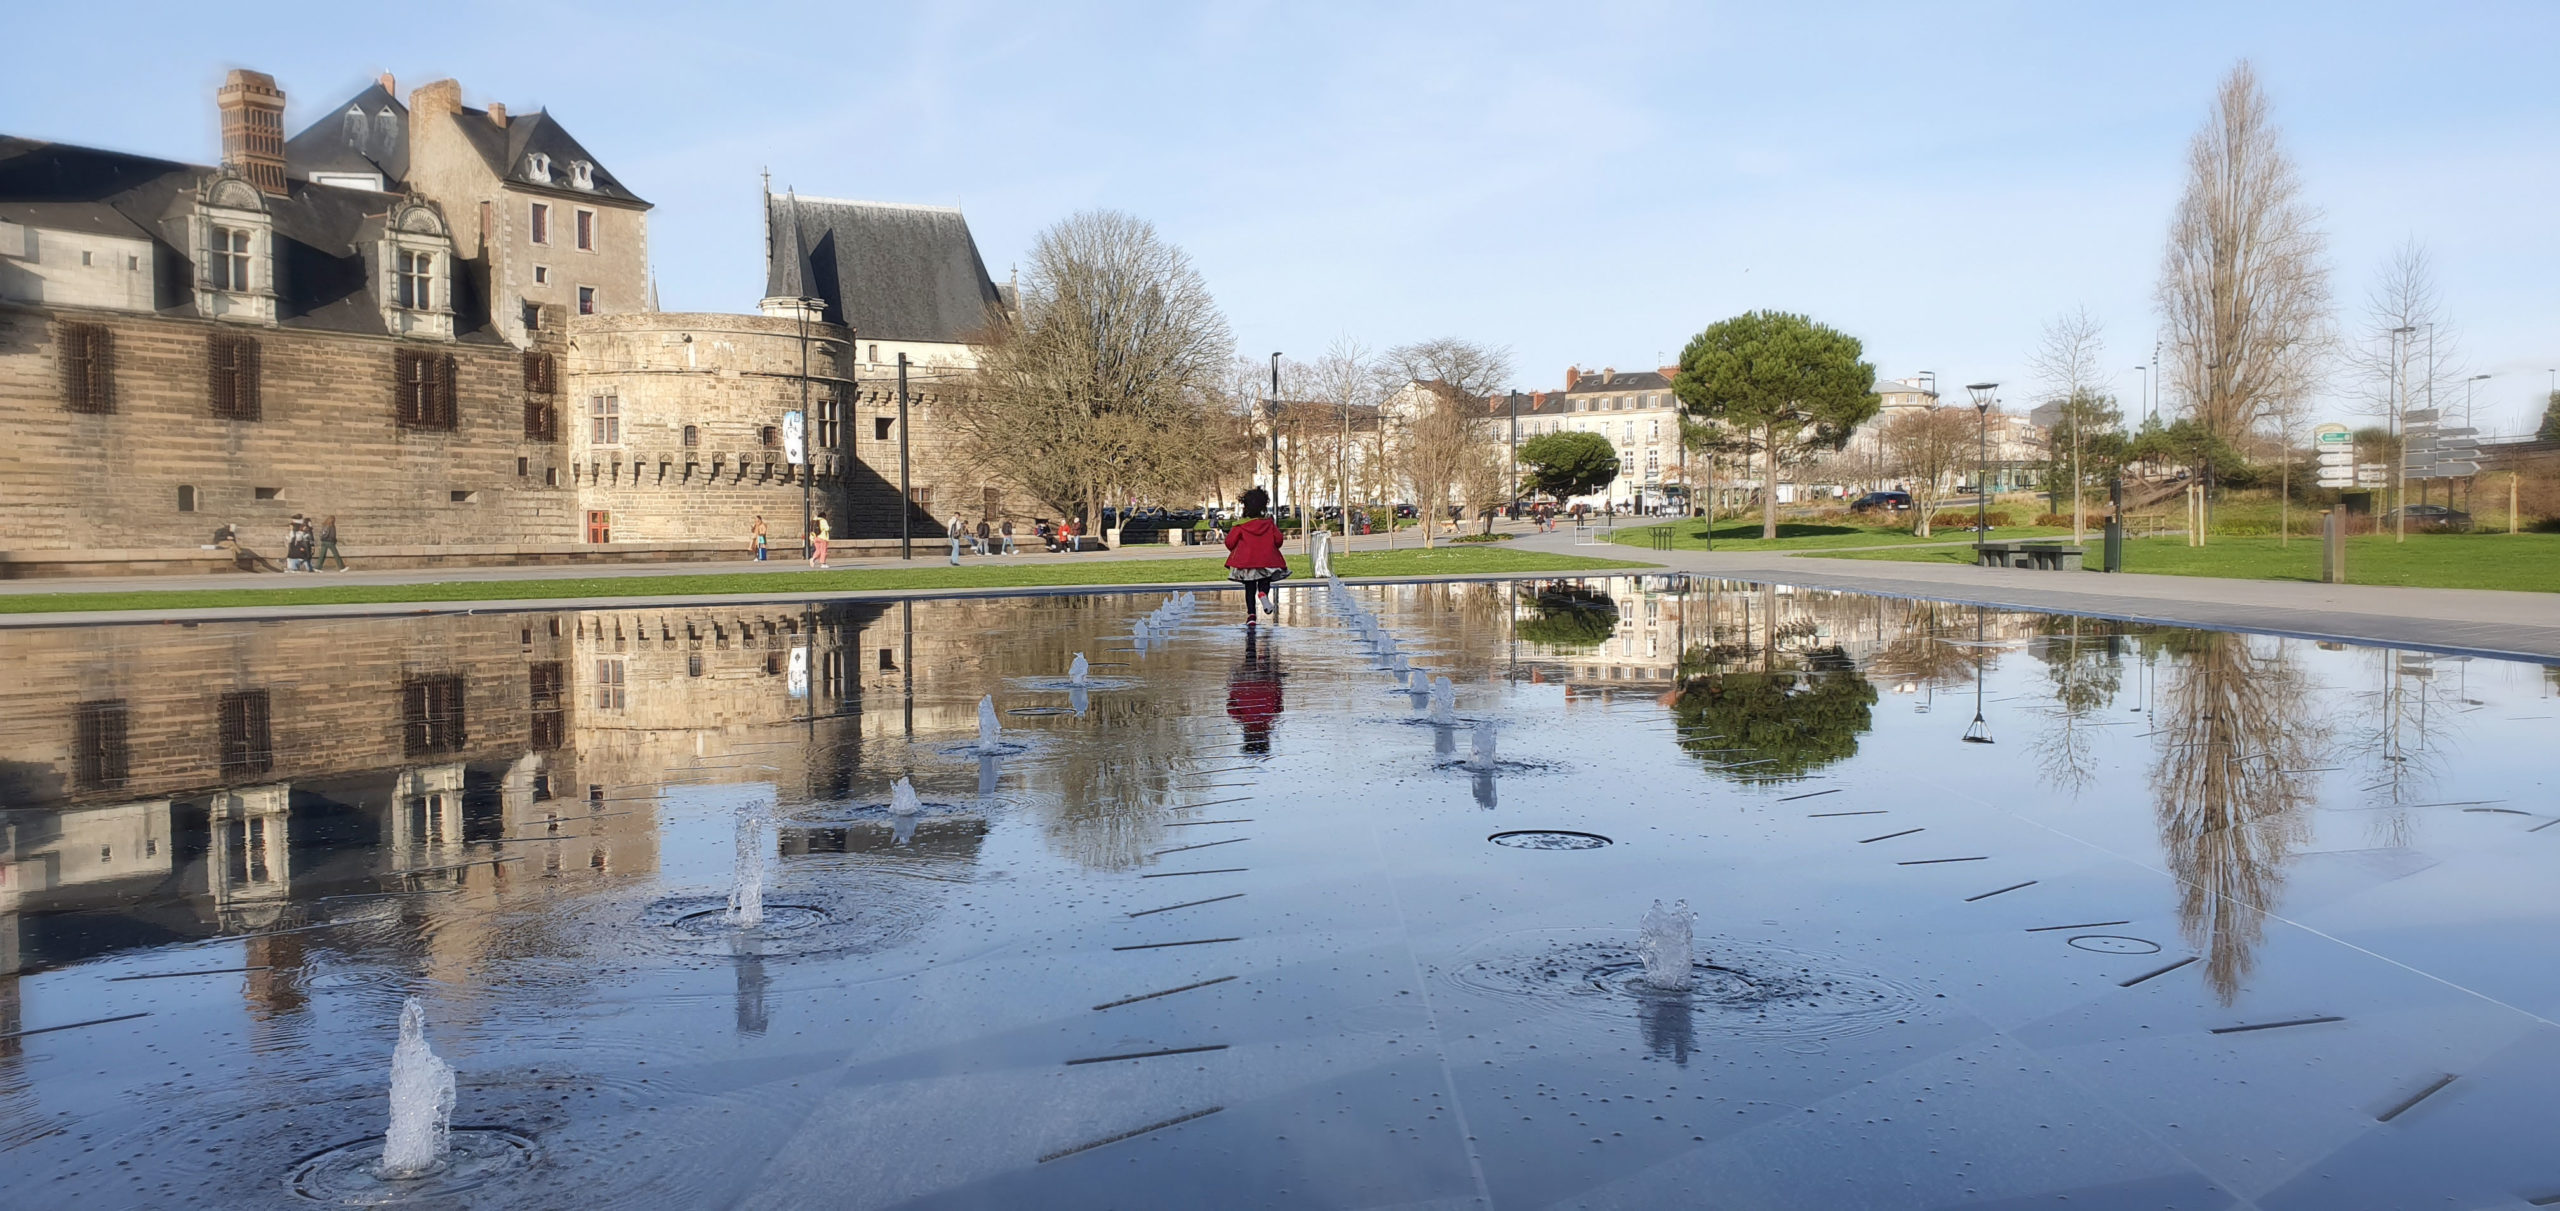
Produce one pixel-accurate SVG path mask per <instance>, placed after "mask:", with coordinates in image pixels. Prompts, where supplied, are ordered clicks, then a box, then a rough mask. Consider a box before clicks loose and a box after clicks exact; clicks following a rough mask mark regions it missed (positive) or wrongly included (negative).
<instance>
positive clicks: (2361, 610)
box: [1519, 535, 2560, 662]
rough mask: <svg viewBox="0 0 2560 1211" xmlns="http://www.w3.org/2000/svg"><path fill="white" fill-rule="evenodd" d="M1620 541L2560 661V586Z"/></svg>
mask: <svg viewBox="0 0 2560 1211" xmlns="http://www.w3.org/2000/svg"><path fill="white" fill-rule="evenodd" d="M1519 545H1520V546H1521V547H1522V548H1523V549H1529V550H1553V551H1565V552H1596V551H1597V550H1599V549H1598V548H1592V547H1576V546H1574V545H1573V544H1572V541H1571V538H1570V536H1567V535H1536V536H1533V537H1527V538H1523V539H1521V540H1520V541H1519ZM1618 549H1619V550H1621V551H1628V552H1632V553H1633V554H1631V555H1630V558H1636V559H1643V560H1648V561H1651V562H1654V563H1659V564H1662V565H1663V566H1665V567H1669V568H1677V569H1679V570H1681V571H1685V572H1694V573H1699V574H1703V575H1710V576H1724V577H1731V578H1733V579H1737V580H1750V581H1759V582H1776V583H1780V584H1792V585H1806V586H1813V587H1821V588H1836V589H1849V590H1855V591H1857V592H1861V593H1879V594H1883V595H1885V596H1889V597H1916V598H1927V599H1930V600H1934V601H1955V602H1963V603H1966V604H1982V605H1997V606H2015V607H2022V608H2026V609H2035V610H2050V611H2053V612H2055V613H2061V614H2081V615H2087V616H2090V617H2097V618H2121V619H2126V620H2129V621H2134V622H2158V623H2174V624H2178V625H2184V626H2198V627H2212V628H2216V629H2221V630H2233V631H2255V632H2260V633H2264V634H2271V635H2297V636H2305V637H2309V638H2315V639H2336V640H2345V641H2349V642H2355V643H2370V644H2382V645H2388V646H2394V647H2412V648H2429V649H2433V650H2437V651H2444V652H2452V653H2457V654H2467V655H2480V656H2496V657H2501V658H2515V659H2524V660H2535V661H2544V662H2560V593H2518V592H2504V591H2498V590H2490V589H2419V588H2403V587H2398V586H2391V585H2329V584H2309V583H2304V582H2301V581H2289V580H2226V579H2220V578H2216V577H2206V576H2146V575H2139V574H2135V573H2122V572H2120V573H2117V574H2115V575H2112V576H2110V575H2105V574H2102V573H2097V572H2034V571H2028V570H2025V569H2020V568H1977V567H1967V566H1963V565H1957V564H1927V563H1894V562H1888V561H1881V560H1853V559H1822V558H1815V557H1813V555H1814V553H1812V552H1793V553H1790V552H1780V551H1758V552H1725V551H1715V552H1707V551H1655V550H1652V549H1650V548H1637V547H1621V548H1618Z"/></svg>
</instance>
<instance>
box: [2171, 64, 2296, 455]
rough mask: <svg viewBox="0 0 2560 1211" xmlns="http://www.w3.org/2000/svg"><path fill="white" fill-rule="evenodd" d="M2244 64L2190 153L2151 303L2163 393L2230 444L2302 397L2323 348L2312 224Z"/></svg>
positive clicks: (2227, 78) (2263, 97)
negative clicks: (2159, 338)
mask: <svg viewBox="0 0 2560 1211" xmlns="http://www.w3.org/2000/svg"><path fill="white" fill-rule="evenodd" d="M2301 194H2302V183H2301V180H2300V179H2299V177H2298V176H2297V175H2296V174H2295V172H2294V166H2293V160H2292V158H2291V157H2289V156H2287V155H2286V154H2285V151H2284V148H2283V146H2282V144H2281V142H2280V140H2279V138H2278V134H2277V130H2276V126H2275V122H2274V119H2273V117H2272V116H2271V115H2270V113H2269V112H2268V105H2267V97H2266V94H2265V93H2264V92H2262V91H2260V89H2259V87H2258V77H2257V73H2256V72H2254V71H2252V70H2251V69H2250V67H2249V64H2248V63H2247V62H2246V61H2243V62H2241V63H2240V64H2239V65H2238V66H2236V67H2234V68H2232V69H2231V74H2230V75H2228V76H2225V77H2224V78H2223V81H2222V87H2221V89H2220V91H2219V93H2218V94H2217V95H2216V97H2215V100H2214V109H2213V115H2212V117H2211V119H2210V120H2208V121H2207V122H2206V123H2205V126H2204V129H2202V130H2200V131H2198V132H2196V137H2195V139H2194V141H2193V142H2192V143H2190V144H2189V145H2188V148H2187V188H2186V193H2185V194H2184V196H2182V197H2180V198H2179V200H2178V209H2177V213H2176V216H2175V217H2174V218H2173V219H2172V220H2171V221H2170V225H2169V248H2168V253H2167V255H2166V256H2165V257H2164V258H2163V259H2162V262H2161V266H2160V284H2159V289H2158V299H2159V305H2160V312H2161V315H2162V318H2163V319H2164V320H2165V321H2166V323H2167V329H2168V348H2167V349H2166V350H2165V351H2164V356H2165V358H2166V360H2167V363H2168V364H2167V365H2166V366H2165V367H2163V369H2164V370H2165V372H2166V381H2167V383H2168V385H2169V387H2170V389H2171V390H2172V391H2174V392H2176V393H2178V394H2179V395H2181V396H2183V397H2184V398H2185V402H2186V406H2187V409H2188V411H2189V412H2190V413H2192V414H2193V415H2194V417H2195V418H2196V419H2197V420H2198V421H2199V422H2200V423H2201V424H2202V425H2203V426H2204V428H2205V430H2206V432H2208V433H2210V434H2212V435H2213V436H2214V437H2217V438H2220V439H2221V440H2223V441H2225V442H2237V441H2239V440H2240V438H2241V436H2242V435H2243V434H2245V433H2247V432H2248V431H2249V430H2250V428H2251V427H2253V426H2254V425H2256V424H2257V423H2258V420H2259V419H2260V418H2261V417H2262V416H2264V415H2265V414H2266V412H2267V410H2268V409H2269V408H2270V407H2271V406H2273V405H2274V404H2275V402H2276V401H2278V400H2280V399H2282V398H2284V397H2285V396H2287V395H2295V394H2307V393H2308V389H2309V387H2310V385H2311V383H2312V380H2313V379H2314V377H2315V376H2316V373H2317V369H2318V366H2319V362H2320V359H2321V357H2322V356H2323V354H2324V353H2325V352H2326V349H2327V346H2328V343H2329V271H2328V268H2327V266H2326V265H2325V264H2324V263H2323V256H2324V253H2325V246H2326V241H2325V239H2324V237H2323V236H2322V234H2321V232H2320V230H2319V228H2318V226H2317V224H2318V222H2319V217H2320V216H2319V212H2318V211H2316V210H2314V209H2313V208H2312V207H2311V206H2310V205H2308V204H2307V203H2305V202H2303V201H2302V197H2301Z"/></svg>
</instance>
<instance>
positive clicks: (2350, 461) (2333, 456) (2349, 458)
mask: <svg viewBox="0 0 2560 1211" xmlns="http://www.w3.org/2000/svg"><path fill="white" fill-rule="evenodd" d="M2318 457H2319V459H2320V465H2321V466H2324V467H2352V466H2354V465H2356V452H2355V451H2353V450H2350V449H2345V448H2343V447H2339V446H2331V447H2329V448H2328V449H2325V450H2322V451H2321V452H2320V453H2319V455H2318Z"/></svg>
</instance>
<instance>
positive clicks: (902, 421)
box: [898, 353, 916, 559]
mask: <svg viewBox="0 0 2560 1211" xmlns="http://www.w3.org/2000/svg"><path fill="white" fill-rule="evenodd" d="M909 478H910V477H909V466H908V463H907V355H906V354H903V353H901V354H899V355H898V558H900V559H913V558H915V557H916V536H915V530H914V525H915V512H916V495H915V487H914V485H913V484H911V483H910V482H909Z"/></svg>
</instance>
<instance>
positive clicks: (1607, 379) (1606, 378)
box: [1600, 366, 1618, 387]
mask: <svg viewBox="0 0 2560 1211" xmlns="http://www.w3.org/2000/svg"><path fill="white" fill-rule="evenodd" d="M1616 381H1618V368H1617V367H1615V366H1602V367H1601V368H1600V385H1601V386H1603V387H1606V386H1608V385H1609V384H1611V383H1614V382H1616Z"/></svg>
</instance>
